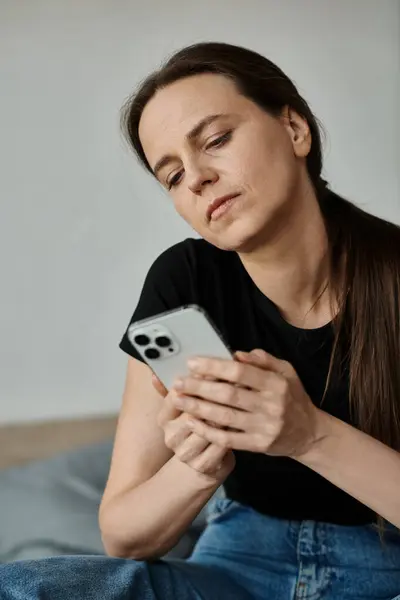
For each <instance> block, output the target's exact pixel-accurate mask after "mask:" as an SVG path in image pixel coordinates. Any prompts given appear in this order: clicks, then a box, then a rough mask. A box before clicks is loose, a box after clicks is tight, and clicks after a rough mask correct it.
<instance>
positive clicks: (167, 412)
mask: <svg viewBox="0 0 400 600" xmlns="http://www.w3.org/2000/svg"><path fill="white" fill-rule="evenodd" d="M174 395H176V392H170V393H169V394H168V395H167V396H166V397H165V398H164V402H163V403H162V406H161V408H160V411H159V413H158V416H157V423H158V425H159V426H160V427H163V426H164V425H165V424H166V423H167V422H168V421H172V420H173V419H177V418H178V417H179V415H180V414H181V413H182V411H181V410H179V409H178V408H177V407H176V406H175V404H174V403H173V398H174Z"/></svg>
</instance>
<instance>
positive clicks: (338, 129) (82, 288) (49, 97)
mask: <svg viewBox="0 0 400 600" xmlns="http://www.w3.org/2000/svg"><path fill="white" fill-rule="evenodd" d="M399 32H400V4H399V2H398V1H396V0H382V1H377V0H339V1H338V0H335V2H332V0H285V1H284V2H278V1H277V0H270V1H268V0H246V2H242V1H241V0H240V1H239V0H223V1H222V0H221V1H219V2H217V3H216V2H214V1H211V0H202V2H199V3H194V2H188V1H187V0H186V1H180V0H169V2H163V1H162V0H158V1H156V0H147V1H146V2H141V1H140V2H139V0H137V1H136V2H135V1H132V0H131V1H130V2H128V1H127V0H125V1H123V0H19V1H18V2H15V1H14V0H1V3H0V70H1V72H0V77H1V93H0V132H1V133H0V165H1V174H0V197H1V219H0V244H1V248H0V260H1V264H0V267H1V271H0V272H1V313H0V423H7V422H18V421H21V422H22V421H34V420H43V419H44V420H46V419H51V418H64V417H73V416H82V415H98V414H108V413H114V412H116V411H118V409H119V406H120V401H121V394H122V389H123V383H124V376H125V368H126V357H125V355H124V354H123V353H122V351H120V350H119V348H118V343H119V340H120V337H121V336H122V334H123V331H124V330H125V327H126V325H127V323H128V321H129V318H130V316H131V314H132V312H133V310H134V307H135V304H136V301H137V299H138V295H139V293H140V290H141V286H142V283H143V278H144V276H145V274H146V272H147V270H148V268H149V266H150V264H151V262H152V261H153V260H154V258H155V257H156V256H157V255H158V254H159V253H160V252H161V251H162V250H163V249H165V248H166V247H168V246H170V245H171V244H173V243H175V242H177V241H179V240H181V239H183V238H185V237H187V236H189V235H193V233H192V231H191V230H190V229H189V227H188V226H187V225H185V224H184V223H183V222H182V221H181V220H180V218H179V217H178V216H176V215H175V213H174V211H173V209H172V206H171V203H170V201H169V200H168V198H167V197H166V195H165V193H163V192H162V191H161V190H160V189H159V188H158V186H157V184H156V183H155V182H154V181H153V180H152V179H151V178H150V176H148V175H146V174H145V172H144V171H142V169H141V168H140V167H139V166H138V165H137V163H136V161H135V159H134V157H133V155H131V154H130V152H129V150H128V149H127V147H126V145H125V143H124V142H123V141H122V139H121V136H120V133H119V129H118V118H119V117H118V112H119V108H120V106H121V104H122V103H123V101H124V99H125V98H126V97H127V96H128V95H129V94H130V93H131V92H132V90H133V89H134V88H135V86H136V85H137V84H138V82H139V81H140V80H141V79H142V78H143V77H145V76H146V75H147V74H148V72H149V71H151V70H153V69H154V68H157V66H159V64H160V63H161V61H162V60H163V59H165V58H166V57H167V56H168V55H169V54H171V53H172V52H173V51H174V50H176V49H178V48H180V47H181V46H184V45H186V44H190V43H194V42H197V41H204V40H214V41H225V42H231V43H235V44H239V45H243V46H248V47H250V48H252V49H254V50H256V51H258V52H261V53H262V54H264V55H266V56H268V57H269V58H270V59H272V60H273V61H275V62H276V63H277V64H278V65H279V66H280V67H281V68H283V70H284V71H286V73H287V74H288V75H289V76H290V77H291V78H292V79H293V80H294V81H295V83H296V84H297V86H298V88H299V90H300V92H301V93H302V94H303V95H304V96H305V98H306V99H307V100H308V101H309V103H310V105H311V108H312V109H313V110H314V111H315V113H316V114H317V116H318V117H319V118H320V120H321V121H322V122H323V124H324V126H325V128H326V130H327V132H328V138H327V143H326V147H325V157H326V158H325V165H326V167H325V176H326V177H327V178H328V179H329V181H330V182H331V184H332V187H333V188H334V189H335V190H336V191H338V192H339V193H342V194H343V195H345V196H347V197H349V198H350V199H352V200H354V201H355V202H356V203H358V204H359V205H361V206H363V207H364V208H366V209H367V210H369V211H370V212H373V213H374V214H377V215H379V216H383V217H385V218H387V219H389V220H391V221H394V222H396V223H400V182H399V165H400V159H399V154H400V145H399V137H400V125H399V117H398V110H399V106H400V85H399V82H400V73H399V57H400V33H399Z"/></svg>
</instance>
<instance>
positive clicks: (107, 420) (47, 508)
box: [0, 416, 207, 562]
mask: <svg viewBox="0 0 400 600" xmlns="http://www.w3.org/2000/svg"><path fill="white" fill-rule="evenodd" d="M115 426H116V417H115V416H110V417H99V418H88V419H78V420H71V421H56V422H47V423H37V424H29V425H10V426H1V427H0V448H1V452H0V532H1V533H0V562H11V561H14V560H24V559H31V558H42V557H46V556H57V555H66V554H104V548H103V546H102V541H101V536H100V532H99V528H98V520H97V515H98V508H99V504H100V501H101V497H102V493H103V490H104V486H105V483H106V479H107V474H108V469H109V464H110V456H111V449H112V443H113V436H114V432H115ZM206 512H207V507H205V508H204V509H203V511H202V512H201V513H200V515H199V516H198V517H197V518H196V519H195V520H194V522H193V523H192V526H191V527H190V528H189V530H188V531H187V533H186V534H185V535H184V536H183V537H182V538H181V540H180V541H179V543H178V544H177V545H176V546H175V547H174V548H173V549H172V550H171V551H170V552H169V553H168V554H167V555H166V557H169V556H171V557H181V558H184V557H186V556H188V555H189V554H190V552H191V550H192V548H193V545H194V544H195V541H196V539H197V538H198V536H199V535H200V533H201V531H202V529H203V528H204V526H205V519H206Z"/></svg>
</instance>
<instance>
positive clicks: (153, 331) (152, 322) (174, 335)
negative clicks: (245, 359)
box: [127, 304, 233, 390]
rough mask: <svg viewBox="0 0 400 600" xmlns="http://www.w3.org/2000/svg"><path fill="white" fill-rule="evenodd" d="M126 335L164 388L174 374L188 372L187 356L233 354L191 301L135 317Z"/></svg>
mask: <svg viewBox="0 0 400 600" xmlns="http://www.w3.org/2000/svg"><path fill="white" fill-rule="evenodd" d="M127 335H128V339H129V341H130V343H131V344H132V346H133V347H134V348H135V349H136V350H137V351H138V352H139V354H140V355H141V356H142V358H143V359H144V361H145V362H146V363H147V364H148V366H149V367H150V368H151V370H152V371H153V373H155V374H156V375H157V377H158V378H159V379H160V381H161V382H162V383H163V384H164V386H165V387H166V388H167V390H169V389H170V388H171V386H172V383H173V381H174V380H175V379H176V378H177V377H185V376H187V375H188V374H189V369H188V366H187V361H188V359H189V358H190V357H194V356H208V357H213V358H226V359H232V358H233V353H232V351H231V349H230V348H229V346H228V344H227V343H226V342H225V341H224V340H223V338H222V335H221V334H220V332H219V331H218V329H217V328H216V326H215V325H214V324H213V323H212V321H211V319H210V317H209V316H208V315H207V313H206V312H205V311H204V310H203V309H202V308H200V307H199V306H197V305H195V304H191V305H188V306H183V307H181V308H178V309H174V310H171V311H168V312H164V313H161V314H159V315H156V316H154V317H151V318H149V319H144V320H142V321H137V322H136V323H134V324H132V325H131V326H130V327H129V328H128V332H127Z"/></svg>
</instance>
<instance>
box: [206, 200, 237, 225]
mask: <svg viewBox="0 0 400 600" xmlns="http://www.w3.org/2000/svg"><path fill="white" fill-rule="evenodd" d="M237 196H239V194H226V195H225V196H220V198H215V200H213V201H212V202H210V204H209V205H208V208H207V213H206V214H207V219H208V221H210V220H211V217H212V214H213V212H214V210H217V208H219V207H220V206H221V204H224V202H227V201H228V200H232V198H236V197H237Z"/></svg>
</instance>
